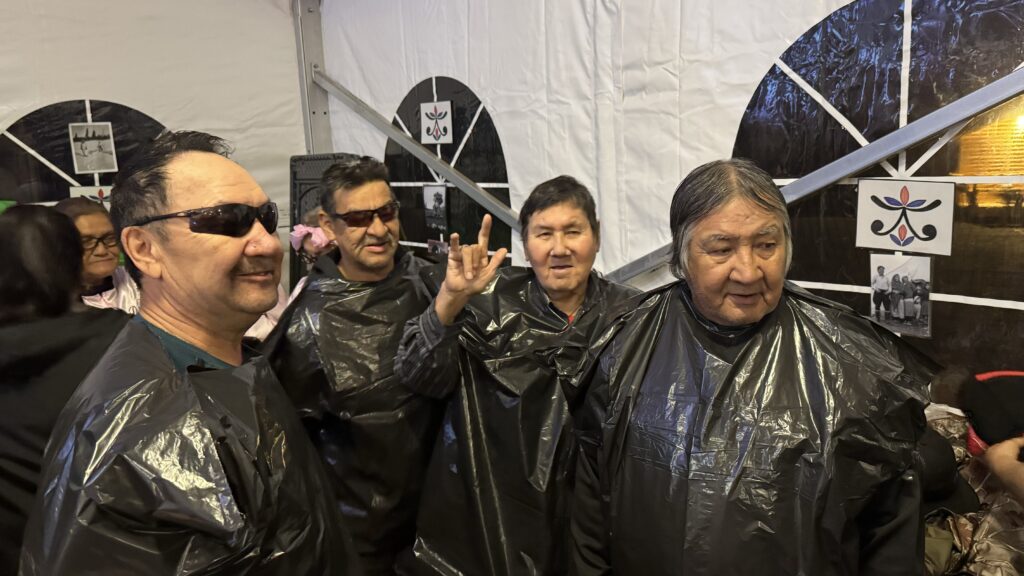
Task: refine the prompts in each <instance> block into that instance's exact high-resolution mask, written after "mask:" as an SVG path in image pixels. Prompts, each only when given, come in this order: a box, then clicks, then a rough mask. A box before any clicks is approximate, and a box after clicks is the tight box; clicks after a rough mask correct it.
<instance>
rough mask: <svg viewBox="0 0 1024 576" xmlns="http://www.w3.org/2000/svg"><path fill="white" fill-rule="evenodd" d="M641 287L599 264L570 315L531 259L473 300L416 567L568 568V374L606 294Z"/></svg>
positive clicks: (434, 462)
mask: <svg viewBox="0 0 1024 576" xmlns="http://www.w3.org/2000/svg"><path fill="white" fill-rule="evenodd" d="M436 280H437V281H438V282H440V278H438V279H436ZM634 293H635V291H633V290H632V289H630V288H626V287H623V286H618V285H615V284H611V283H609V282H607V281H605V280H604V279H601V278H599V277H598V276H597V275H596V274H592V275H591V278H590V283H589V286H588V294H587V299H586V301H585V302H584V305H583V309H582V311H581V312H580V313H578V314H577V316H576V318H575V320H574V322H573V323H572V324H571V325H570V324H568V323H567V322H566V320H565V319H564V318H563V317H561V316H559V315H558V314H556V313H555V312H554V311H552V310H551V307H550V304H549V303H548V300H547V298H546V297H545V295H544V294H543V292H542V290H541V288H540V286H539V284H538V283H537V281H536V278H535V276H534V274H533V272H532V270H529V269H515V268H506V269H502V270H501V272H500V274H499V276H498V278H497V280H496V281H495V283H494V284H492V285H491V286H490V287H489V288H488V290H487V291H485V292H484V293H483V294H480V295H478V296H475V297H474V298H473V299H472V300H470V303H469V304H468V305H467V307H466V308H465V309H464V311H463V313H462V315H461V316H460V320H459V326H460V329H459V331H458V336H457V349H455V348H456V346H453V349H454V350H453V353H452V357H453V359H452V365H451V366H448V368H450V369H451V373H452V374H456V376H455V378H457V381H453V382H450V386H448V387H447V390H449V391H451V393H450V395H449V396H448V403H447V411H446V413H445V416H444V422H443V425H442V430H441V434H440V436H439V438H438V441H437V446H436V447H435V448H434V454H433V456H432V458H431V461H430V467H429V470H428V472H427V482H426V485H425V486H424V494H425V496H424V498H423V502H422V506H421V508H420V514H419V519H418V522H417V534H416V546H415V554H416V560H417V563H418V564H417V571H416V573H417V574H425V573H434V574H444V575H447V576H451V575H456V574H459V575H478V574H479V575H485V574H486V575H495V576H499V575H512V574H516V575H520V574H521V575H540V574H564V573H565V572H566V570H567V558H568V556H567V544H568V512H569V509H568V505H569V496H570V488H571V484H572V474H573V469H574V466H575V464H574V463H575V457H576V447H575V442H574V441H573V420H572V416H571V409H572V408H573V407H574V406H575V405H576V404H577V403H578V402H579V401H580V400H581V399H582V395H581V391H580V390H579V389H578V388H577V387H576V386H574V385H573V383H572V382H573V379H574V377H576V376H577V375H578V374H579V372H580V371H581V368H582V365H583V364H582V363H583V362H584V361H585V360H586V352H587V350H588V348H589V345H590V339H591V337H592V335H593V334H594V333H595V332H596V331H597V329H598V327H599V324H600V323H601V322H602V319H603V310H604V308H605V307H606V305H607V304H608V303H609V302H612V301H617V300H623V299H626V298H627V297H628V296H630V295H632V294H634ZM409 384H410V385H411V386H416V385H420V386H423V387H424V388H425V389H430V386H429V385H428V384H426V383H424V382H410V383H409ZM435 384H436V383H435ZM434 390H436V388H435V389H430V391H429V392H428V393H434Z"/></svg>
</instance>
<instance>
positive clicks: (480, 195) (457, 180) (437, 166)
mask: <svg viewBox="0 0 1024 576" xmlns="http://www.w3.org/2000/svg"><path fill="white" fill-rule="evenodd" d="M313 82H315V83H316V85H317V86H320V87H321V88H323V89H324V90H326V91H327V92H329V93H330V94H331V95H332V96H334V97H335V98H337V99H338V100H341V102H342V103H343V104H345V105H346V106H348V107H349V108H350V109H352V111H353V112H355V113H356V114H358V115H359V116H360V117H361V118H362V119H363V120H366V121H367V122H369V123H370V124H371V125H373V127H374V128H376V129H377V130H379V131H380V132H382V133H384V134H385V135H386V136H387V137H388V138H391V139H392V140H394V141H395V142H396V143H397V144H398V145H399V146H401V147H402V148H405V150H406V151H407V152H409V153H410V154H412V155H413V156H415V157H416V158H417V159H419V161H420V162H423V163H424V164H426V165H427V167H428V168H430V169H431V170H433V171H434V172H436V173H437V174H439V175H440V176H441V177H443V178H444V179H445V180H447V181H449V182H451V183H452V184H454V185H455V187H456V188H458V189H459V190H462V191H463V192H465V193H466V195H467V196H469V197H470V198H472V199H473V200H474V201H475V202H476V203H477V204H479V205H481V206H483V207H484V209H485V210H487V211H488V212H490V213H491V214H494V216H495V217H497V218H498V219H499V220H501V221H502V222H504V223H505V224H508V225H509V226H510V227H512V229H513V230H518V229H519V217H518V215H517V214H516V213H515V212H513V211H512V210H511V209H510V208H509V207H508V206H505V205H504V204H502V203H501V201H500V200H498V199H497V198H496V197H494V196H493V195H492V194H491V193H490V192H487V191H486V190H484V189H483V188H481V187H479V186H477V185H476V183H475V182H473V181H472V180H470V179H469V178H467V177H466V176H465V175H464V174H463V173H462V172H459V171H458V170H456V169H455V168H452V166H451V165H450V164H448V163H447V162H445V161H444V160H441V159H440V158H438V157H437V156H436V155H435V154H434V153H433V152H431V151H430V150H427V148H426V147H424V146H423V145H422V144H420V143H419V142H417V141H416V140H414V139H412V138H410V137H409V135H407V134H406V133H405V132H403V131H402V130H401V129H400V128H397V127H395V125H394V124H392V123H391V121H390V120H388V119H387V118H385V117H384V116H382V115H381V114H380V113H379V112H377V111H376V110H374V109H373V108H371V107H370V105H369V104H367V103H366V102H363V101H362V100H361V99H360V98H359V97H358V96H356V95H355V94H353V93H352V92H350V91H349V90H348V89H347V88H345V87H344V86H342V85H341V84H339V83H338V82H337V81H335V80H334V79H333V78H331V77H330V76H328V75H326V74H324V73H323V72H320V71H319V70H314V71H313Z"/></svg>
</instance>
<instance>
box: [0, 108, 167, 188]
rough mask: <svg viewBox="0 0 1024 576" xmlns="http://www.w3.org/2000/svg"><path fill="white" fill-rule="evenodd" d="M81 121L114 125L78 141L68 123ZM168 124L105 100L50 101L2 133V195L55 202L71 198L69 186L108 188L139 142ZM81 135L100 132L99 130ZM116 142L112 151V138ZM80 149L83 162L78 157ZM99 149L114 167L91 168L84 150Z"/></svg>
mask: <svg viewBox="0 0 1024 576" xmlns="http://www.w3.org/2000/svg"><path fill="white" fill-rule="evenodd" d="M76 124H84V125H92V126H100V127H101V128H100V129H101V130H102V127H105V126H108V125H109V128H110V133H109V134H102V135H103V136H105V138H103V139H101V140H96V141H95V142H96V144H95V145H94V144H89V145H83V142H82V139H80V138H79V139H74V140H73V136H72V134H71V133H69V126H70V125H76ZM163 129H164V126H163V125H162V124H161V123H159V122H157V121H156V120H154V119H153V118H151V117H150V116H148V115H146V114H145V113H143V112H140V111H138V110H135V109H134V108H130V107H128V106H124V105H122V104H118V103H116V102H105V101H102V100H68V101H65V102H58V103H55V104H50V105H48V106H44V107H42V108H39V109H38V110H35V111H33V112H31V113H29V114H26V115H25V116H23V117H22V118H20V119H18V120H16V121H15V122H14V123H12V124H11V125H10V126H9V127H7V129H6V130H5V131H4V132H3V133H2V134H0V199H4V200H15V201H18V202H53V201H57V200H61V199H62V198H67V197H68V189H69V187H70V186H75V185H78V186H109V185H110V184H111V183H112V182H113V179H114V174H115V171H114V170H113V169H111V168H113V167H116V166H120V165H123V164H124V162H125V161H126V160H127V159H128V158H130V157H131V155H132V154H133V153H134V152H135V150H136V149H137V148H138V146H139V144H140V143H142V142H145V141H148V140H152V139H153V138H154V137H156V136H157V135H158V134H159V133H160V132H161V131H162V130H163ZM80 133H81V134H85V135H95V130H93V131H90V130H88V129H86V130H82V131H81V132H80ZM111 141H112V142H113V150H110V149H109V145H108V144H107V143H108V142H111ZM73 146H75V147H77V148H78V149H79V154H80V156H79V162H78V164H77V168H78V171H76V161H75V157H74V153H75V150H74V149H73ZM97 150H99V151H100V152H102V154H97V155H100V156H104V157H103V160H104V162H103V163H102V164H106V165H107V166H109V167H110V168H105V167H104V166H102V165H99V166H97V167H96V168H97V169H99V170H107V171H102V172H99V171H97V172H82V170H90V168H89V167H88V166H86V165H85V162H82V161H81V160H82V158H85V157H86V156H83V155H81V154H83V152H84V153H92V152H96V151H97Z"/></svg>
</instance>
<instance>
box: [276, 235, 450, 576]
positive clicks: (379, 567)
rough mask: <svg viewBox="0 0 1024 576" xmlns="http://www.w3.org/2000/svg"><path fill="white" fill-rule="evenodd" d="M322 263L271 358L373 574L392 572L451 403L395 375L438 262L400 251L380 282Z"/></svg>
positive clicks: (410, 532) (330, 261) (285, 319)
mask: <svg viewBox="0 0 1024 576" xmlns="http://www.w3.org/2000/svg"><path fill="white" fill-rule="evenodd" d="M336 258H337V253H336V252H335V253H333V254H330V255H326V256H322V257H321V258H320V259H319V260H318V261H317V264H316V265H315V267H314V270H313V273H312V274H311V275H310V279H309V281H308V283H307V285H306V287H305V289H304V290H303V292H302V293H301V294H300V295H299V296H298V298H296V300H295V302H293V303H292V304H291V305H290V306H289V307H288V309H287V310H286V311H285V312H284V314H283V315H282V317H281V320H280V321H279V323H278V325H277V327H276V328H275V330H274V332H273V333H272V334H271V335H270V336H269V337H268V338H267V341H266V343H265V345H264V351H265V353H266V355H267V358H268V360H269V361H270V364H271V366H272V367H273V369H274V371H275V372H276V373H277V375H278V378H279V379H280V380H281V383H282V385H283V386H284V388H285V391H286V392H287V393H288V395H289V396H290V397H291V399H292V402H293V403H294V404H295V406H296V408H298V410H299V416H300V417H301V419H302V421H303V423H304V424H305V426H306V429H307V431H308V432H309V434H310V436H311V438H312V440H313V443H314V444H315V445H316V447H317V450H318V451H319V452H320V456H321V457H322V458H323V461H324V465H325V467H326V469H327V473H328V476H329V477H330V478H331V482H332V484H333V486H334V491H335V497H336V498H337V502H338V508H339V509H340V510H341V512H342V514H343V515H344V516H345V523H346V526H347V527H348V528H349V530H350V531H351V533H352V537H353V539H354V541H355V545H356V550H357V551H358V553H359V555H360V557H361V558H362V561H363V567H364V570H365V572H366V573H367V574H392V573H394V569H393V567H394V562H395V558H396V556H397V555H398V554H399V553H400V552H401V551H402V550H404V549H408V548H411V547H412V544H413V539H414V535H415V529H416V509H417V506H418V504H419V496H420V489H421V488H422V484H423V476H424V473H425V471H426V467H427V461H428V458H429V456H430V449H431V448H432V447H433V443H434V438H435V436H436V435H437V428H438V424H439V422H440V417H441V409H442V408H443V405H442V404H441V403H440V402H439V401H437V400H434V399H431V398H424V397H422V396H419V395H417V394H414V393H413V392H412V391H410V390H409V389H408V388H406V387H404V386H402V385H401V384H400V383H399V382H398V379H397V378H396V377H395V375H394V362H395V355H396V353H397V351H398V345H399V342H400V340H401V337H402V328H403V326H405V322H406V321H407V320H409V319H410V318H415V317H416V316H419V315H420V313H422V312H423V310H424V309H426V307H427V306H428V305H429V304H430V302H431V295H430V294H429V293H428V292H427V289H426V286H425V285H424V283H423V281H422V280H421V278H420V276H419V272H420V270H421V269H423V268H424V267H426V266H429V265H431V264H432V263H431V262H428V261H426V260H423V259H420V258H417V257H415V256H414V255H413V254H412V253H411V252H405V251H399V252H398V254H396V260H397V261H396V263H395V264H396V266H395V270H394V271H393V272H392V274H391V275H390V276H389V277H388V278H386V279H384V280H382V281H380V282H372V283H368V282H349V281H347V280H345V279H343V278H342V277H341V275H340V274H339V273H338V270H337V262H336Z"/></svg>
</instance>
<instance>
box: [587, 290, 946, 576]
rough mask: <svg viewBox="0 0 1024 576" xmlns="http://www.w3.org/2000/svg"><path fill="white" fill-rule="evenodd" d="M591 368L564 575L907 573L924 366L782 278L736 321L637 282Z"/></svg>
mask: <svg viewBox="0 0 1024 576" xmlns="http://www.w3.org/2000/svg"><path fill="white" fill-rule="evenodd" d="M615 330H617V333H615V335H614V338H613V339H612V340H611V342H610V344H608V345H607V347H606V348H604V349H603V350H602V351H601V352H600V355H599V357H598V360H597V362H596V363H594V364H593V366H594V367H595V372H594V375H593V378H592V380H591V384H590V389H589V394H588V396H587V399H586V402H585V403H584V408H583V409H582V410H581V411H580V413H579V417H578V419H577V421H578V429H579V433H580V438H581V455H580V458H579V462H578V468H577V477H576V482H577V483H576V493H575V497H574V502H573V521H572V536H573V538H572V540H573V543H572V547H573V573H574V574H580V575H583V574H625V575H633V574H644V575H645V576H657V575H659V574H665V575H677V574H687V575H701V574H708V575H715V576H728V575H734V574H735V575H746V574H758V575H780V576H781V575H791V574H807V575H815V576H826V575H833V574H871V575H873V576H878V575H889V574H891V575H899V576H906V575H908V574H920V573H921V570H922V567H923V558H922V548H923V532H922V530H923V528H922V525H921V519H920V514H919V507H920V480H919V478H918V474H917V473H916V457H917V456H916V454H917V452H916V446H917V442H918V439H919V438H920V436H921V435H922V434H923V431H924V428H925V418H924V414H923V408H924V404H925V402H926V398H927V396H926V394H927V388H926V386H927V384H928V382H929V380H930V378H931V375H932V373H933V370H934V369H935V366H934V365H933V364H932V363H931V362H930V361H929V360H927V359H926V358H924V357H923V356H921V355H919V354H918V353H916V352H915V351H914V350H913V349H911V348H909V346H907V345H906V344H904V343H903V342H901V341H900V339H899V338H897V337H895V336H894V335H892V334H891V333H889V332H887V331H885V330H884V329H882V328H879V327H878V326H877V325H874V324H872V323H871V322H869V321H868V320H867V319H864V318H861V317H860V316H858V315H857V314H855V313H853V312H852V311H851V310H849V309H848V308H845V307H843V306H840V305H838V304H834V303H832V302H829V301H827V300H824V299H822V298H818V297H816V296H813V295H811V294H810V293H808V292H806V291H804V290H802V289H800V288H799V287H797V286H795V285H793V284H788V283H787V284H786V287H785V290H784V292H783V296H782V299H781V301H780V303H779V305H778V307H777V308H776V309H775V310H774V311H773V312H771V313H770V314H768V315H767V316H766V317H765V318H763V319H762V320H761V321H760V322H759V323H758V324H756V325H754V326H753V327H750V328H746V329H726V328H721V327H717V326H714V325H713V324H711V323H710V322H708V321H706V320H703V319H702V318H700V317H699V315H697V314H696V312H695V311H694V308H693V306H692V304H691V303H690V301H689V293H688V289H687V287H686V285H685V283H682V282H680V283H675V284H672V285H669V286H667V287H664V288H660V289H657V290H654V291H652V292H650V293H649V294H647V295H646V296H645V298H644V299H643V301H642V302H641V303H640V304H639V306H638V307H637V308H636V309H635V310H632V311H629V312H628V313H626V314H625V315H624V316H623V317H622V318H621V319H620V320H619V321H618V322H617V323H616V326H615V327H614V328H613V329H612V330H611V331H610V332H609V334H606V335H605V339H607V337H608V336H609V335H610V334H611V333H614V331H615Z"/></svg>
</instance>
